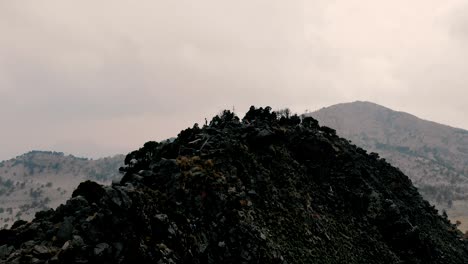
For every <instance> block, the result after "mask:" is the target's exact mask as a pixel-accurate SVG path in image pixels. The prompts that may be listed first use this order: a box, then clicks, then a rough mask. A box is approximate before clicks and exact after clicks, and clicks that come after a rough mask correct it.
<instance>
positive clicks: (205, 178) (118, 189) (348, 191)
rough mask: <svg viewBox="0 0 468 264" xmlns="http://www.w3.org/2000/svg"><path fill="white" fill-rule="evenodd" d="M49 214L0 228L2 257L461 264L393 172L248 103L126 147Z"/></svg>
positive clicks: (434, 220) (455, 234)
mask: <svg viewBox="0 0 468 264" xmlns="http://www.w3.org/2000/svg"><path fill="white" fill-rule="evenodd" d="M125 163H126V164H127V165H126V166H125V167H124V168H122V171H124V172H125V176H124V177H123V178H122V180H121V182H120V183H118V184H113V185H112V186H102V185H99V184H97V183H94V182H91V181H87V182H84V183H82V184H80V185H79V187H78V188H77V189H76V190H75V191H74V193H73V197H72V198H71V199H70V200H69V201H68V202H67V203H66V204H65V205H62V206H60V207H58V208H57V209H56V210H49V211H46V212H41V213H38V214H37V215H36V218H35V219H34V220H33V221H32V222H30V223H26V222H16V223H15V224H14V226H13V227H12V229H10V230H1V231H0V259H1V261H0V263H448V264H450V263H460V264H461V263H466V261H467V260H468V243H467V241H465V240H464V239H463V238H462V237H461V233H460V232H459V231H458V230H457V229H456V228H455V226H454V225H452V224H450V223H449V221H448V220H447V219H446V218H443V217H441V216H439V215H438V214H437V211H436V210H435V209H434V207H432V206H430V205H429V203H428V202H426V201H425V200H423V199H422V197H421V196H420V195H419V193H418V192H417V190H416V188H415V187H413V185H412V184H411V181H410V180H409V179H408V177H406V176H405V175H404V174H403V173H402V172H401V171H400V170H398V169H396V168H394V167H392V166H390V165H389V164H388V163H386V162H385V161H384V160H382V159H380V158H378V156H377V155H375V154H371V155H370V154H367V153H366V151H364V150H363V149H361V148H358V147H356V146H354V145H351V144H349V142H348V141H347V140H345V139H342V138H339V137H338V136H336V135H335V132H334V130H332V129H330V128H328V127H319V126H318V124H317V122H316V121H315V120H314V119H312V118H305V119H303V120H301V119H300V118H299V117H297V116H292V117H291V118H284V117H282V118H278V117H277V116H276V114H275V113H271V112H270V108H266V109H263V108H260V109H255V108H253V107H252V108H251V109H250V110H249V112H248V113H247V114H246V116H245V118H244V119H243V120H242V121H239V119H238V118H237V117H235V116H234V115H233V114H231V113H230V112H227V111H225V112H224V113H223V115H222V116H218V117H215V118H213V120H212V121H211V123H210V125H209V126H204V127H203V128H199V127H198V125H195V126H194V127H193V128H189V129H186V130H184V131H182V132H181V133H180V134H179V135H178V137H177V139H175V140H174V141H173V142H172V143H163V144H161V143H156V142H148V143H146V144H145V145H144V146H143V148H141V149H140V150H138V151H134V152H132V153H130V154H129V155H127V157H126V159H125Z"/></svg>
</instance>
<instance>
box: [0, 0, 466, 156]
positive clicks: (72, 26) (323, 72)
mask: <svg viewBox="0 0 468 264" xmlns="http://www.w3.org/2000/svg"><path fill="white" fill-rule="evenodd" d="M466 14H468V0H444V1H440V0H424V1H423V0H411V1H407V0H393V1H387V0H385V1H384V0H323V1H322V0H317V1H314V0H304V1H294V0H290V1H284V0H281V1H279V0H237V1H227V0H226V1H224V0H209V1H205V0H197V1H193V0H186V1H185V0H177V1H166V0H150V1H144V0H139V1H130V0H126V1H123V0H122V1H118V0H108V1H104V0H100V1H91V0H80V1H71V0H68V1H67V0H56V1H52V0H43V1H35V0H23V1H7V0H0V110H1V115H0V122H1V123H0V124H1V132H0V160H2V159H8V158H12V157H14V156H16V155H19V154H22V153H24V152H26V151H29V150H32V149H43V150H56V151H64V152H67V153H73V154H76V155H81V156H91V157H99V156H105V155H110V154H114V153H126V152H128V151H130V150H133V149H136V148H138V147H140V146H141V145H142V144H143V143H144V142H146V141H148V140H161V139H165V138H168V137H171V136H175V135H177V133H178V132H179V131H180V130H181V129H183V128H186V127H188V126H192V125H193V123H194V122H200V123H203V122H204V118H205V117H207V118H210V117H211V116H213V115H214V114H216V113H218V112H219V111H220V110H221V109H223V108H232V107H233V106H234V107H235V108H236V109H237V110H238V111H239V112H244V111H245V110H246V109H247V108H248V107H249V106H250V105H252V104H254V105H258V106H261V105H263V106H264V105H270V106H272V107H273V108H274V109H275V108H280V107H290V108H291V109H292V110H294V111H296V112H304V111H305V110H306V109H308V110H316V109H318V108H321V107H324V106H329V105H332V104H335V103H341V102H349V101H355V100H367V101H373V102H376V103H378V104H382V105H384V106H387V107H390V108H393V109H395V110H401V111H405V112H409V113H412V114H415V115H417V116H419V117H422V118H425V119H429V120H433V121H436V122H440V123H444V124H448V125H452V126H456V127H461V128H465V129H467V128H468V115H467V113H468V103H467V97H468V86H467V84H468V16H467V15H466Z"/></svg>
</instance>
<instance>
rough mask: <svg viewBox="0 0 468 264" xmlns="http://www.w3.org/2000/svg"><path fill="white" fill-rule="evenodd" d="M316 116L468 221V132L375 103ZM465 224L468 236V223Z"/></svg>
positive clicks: (341, 106)
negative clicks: (392, 166)
mask: <svg viewBox="0 0 468 264" xmlns="http://www.w3.org/2000/svg"><path fill="white" fill-rule="evenodd" d="M310 115H311V116H312V117H314V118H316V119H317V120H318V121H319V122H320V123H321V124H323V125H326V126H330V127H333V128H335V129H336V131H337V133H338V135H340V136H343V137H345V138H348V139H350V140H352V142H353V143H355V144H356V145H358V146H360V147H363V148H365V149H367V150H369V151H372V152H377V153H379V154H380V155H381V156H382V157H383V158H385V159H387V160H388V161H389V162H390V163H392V164H394V165H395V166H397V167H399V168H400V169H401V170H402V171H403V172H404V173H405V174H406V175H408V176H409V177H410V179H411V180H412V181H413V183H414V184H415V185H416V186H417V187H418V188H419V190H420V192H421V193H422V195H423V196H424V197H425V198H426V199H428V200H429V201H430V202H431V203H433V204H435V205H436V206H437V208H439V209H440V210H443V209H444V210H446V211H447V212H448V214H449V216H450V217H452V218H453V219H457V220H458V219H467V220H468V206H467V204H468V203H467V202H468V131H466V130H463V129H458V128H453V127H449V126H445V125H441V124H437V123H434V122H430V121H426V120H422V119H419V118H417V117H415V116H413V115H410V114H407V113H403V112H397V111H393V110H391V109H389V108H385V107H383V106H380V105H377V104H374V103H370V102H354V103H346V104H338V105H334V106H330V107H327V108H323V109H320V110H318V111H316V112H314V113H311V114H310ZM462 222H463V226H462V228H463V230H468V221H462Z"/></svg>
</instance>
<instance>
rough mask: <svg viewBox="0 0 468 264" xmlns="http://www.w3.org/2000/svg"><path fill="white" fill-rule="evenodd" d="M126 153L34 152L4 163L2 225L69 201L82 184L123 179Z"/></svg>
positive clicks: (0, 197)
mask: <svg viewBox="0 0 468 264" xmlns="http://www.w3.org/2000/svg"><path fill="white" fill-rule="evenodd" d="M124 157H125V156H124V155H116V156H114V157H108V158H102V159H97V160H90V159H86V158H78V157H75V156H72V155H64V154H63V153H61V152H50V151H31V152H29V153H26V154H23V155H21V156H18V157H16V158H13V159H10V160H7V161H3V162H0V227H1V228H7V227H9V226H11V224H13V222H14V221H15V220H19V219H22V220H27V221H30V220H32V218H33V217H34V214H35V213H36V212H38V211H40V210H44V209H47V208H55V207H57V206H58V205H60V204H62V203H65V202H66V201H67V200H68V199H69V198H70V197H71V194H72V192H73V190H74V189H75V188H76V187H77V186H78V184H79V183H80V182H82V181H85V180H94V181H97V182H99V183H103V184H110V183H111V182H112V181H113V180H120V178H121V177H122V175H121V174H120V173H119V172H118V168H119V167H120V166H122V165H123V160H124Z"/></svg>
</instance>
